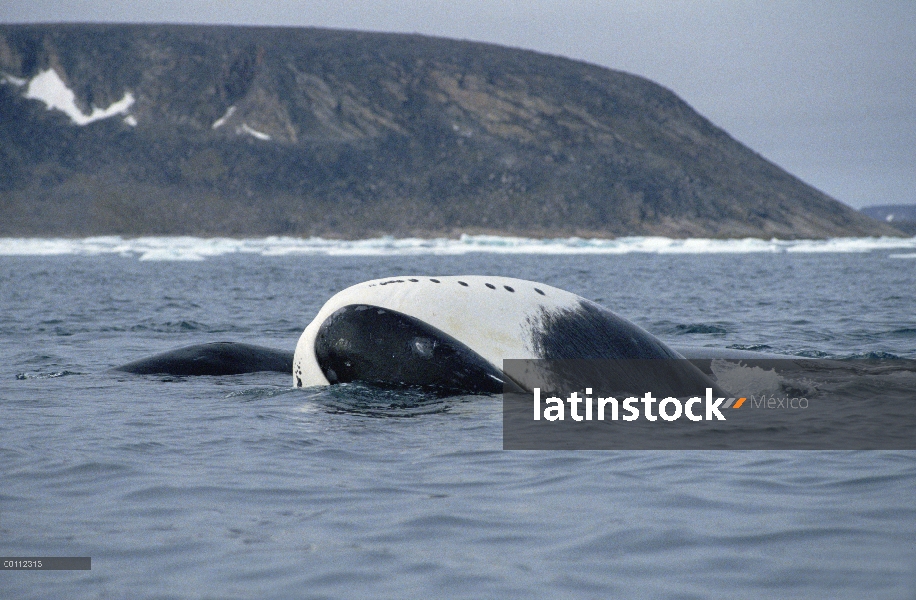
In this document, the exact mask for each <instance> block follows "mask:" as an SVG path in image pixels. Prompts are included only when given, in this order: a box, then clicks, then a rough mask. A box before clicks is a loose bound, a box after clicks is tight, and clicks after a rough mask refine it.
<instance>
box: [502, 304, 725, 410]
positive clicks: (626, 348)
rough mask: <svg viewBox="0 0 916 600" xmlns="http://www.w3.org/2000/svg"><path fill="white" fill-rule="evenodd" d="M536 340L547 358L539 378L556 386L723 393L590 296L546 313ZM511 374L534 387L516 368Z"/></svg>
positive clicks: (674, 393)
mask: <svg viewBox="0 0 916 600" xmlns="http://www.w3.org/2000/svg"><path fill="white" fill-rule="evenodd" d="M533 342H534V349H535V352H536V353H537V354H538V356H540V357H541V358H542V359H544V360H543V362H540V361H539V365H538V366H539V368H540V381H541V382H547V381H549V382H551V383H550V385H552V386H554V387H555V388H556V389H566V388H569V389H577V388H578V387H586V386H590V387H591V388H592V389H593V390H594V391H595V393H596V394H597V393H598V392H599V390H600V391H601V393H604V394H605V395H614V394H620V393H622V392H624V391H626V392H637V391H639V392H640V393H644V392H652V393H654V394H656V395H657V396H658V397H665V396H685V397H686V396H695V395H702V394H703V392H704V391H705V390H706V388H707V387H709V388H712V389H713V392H714V393H716V394H718V395H722V394H723V393H724V392H722V390H721V389H720V388H719V387H718V385H716V383H715V382H713V381H712V380H711V379H709V377H707V374H705V373H703V372H702V371H701V370H700V369H698V368H697V367H696V366H695V365H693V364H692V363H691V362H690V361H688V360H687V359H685V358H684V357H683V356H682V355H681V354H679V353H677V352H675V351H674V350H672V349H671V348H669V347H668V346H666V345H665V344H664V343H663V342H662V341H661V340H659V339H658V338H656V337H655V336H653V335H652V334H650V333H649V332H647V331H646V330H644V329H642V328H641V327H639V326H637V325H634V324H633V323H631V322H629V321H627V320H626V319H624V318H623V317H620V316H618V315H616V314H614V313H613V312H611V311H609V310H608V309H606V308H604V307H602V306H599V305H597V304H595V303H593V302H589V301H587V300H582V301H580V302H579V304H578V306H576V307H574V308H569V309H566V310H560V311H544V312H542V314H541V318H540V320H539V323H538V325H537V326H536V327H535V328H534V329H533ZM512 368H513V369H517V368H519V367H518V365H516V366H513V367H512ZM522 370H524V369H522ZM507 377H512V378H514V379H515V380H516V381H518V382H519V384H520V385H521V386H522V387H530V386H526V385H525V382H524V381H523V379H522V377H521V376H520V375H517V374H516V373H514V372H510V373H507ZM580 384H582V385H581V386H580Z"/></svg>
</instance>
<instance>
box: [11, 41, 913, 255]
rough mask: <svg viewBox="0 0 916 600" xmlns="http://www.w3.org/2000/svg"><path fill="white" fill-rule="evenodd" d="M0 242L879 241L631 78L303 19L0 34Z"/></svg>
mask: <svg viewBox="0 0 916 600" xmlns="http://www.w3.org/2000/svg"><path fill="white" fill-rule="evenodd" d="M0 78H2V81H3V83H2V84H0V211H2V214H3V218H2V219H0V235H4V236H11V235H15V236H19V235H91V234H114V233H117V234H122V235H140V234H197V235H213V234H221V235H265V234H289V235H326V236H341V237H357V236H370V235H378V234H394V235H398V236H403V235H454V234H457V233H460V232H471V233H473V232H498V233H505V234H520V235H534V236H566V235H585V236H604V237H607V236H622V235H647V234H658V235H669V236H711V237H734V236H742V237H743V236H760V237H773V236H775V237H783V238H795V237H824V236H833V235H881V234H894V233H896V230H895V229H894V228H893V227H892V226H890V225H888V224H885V223H880V222H876V221H874V220H872V219H869V218H867V217H865V216H863V215H861V214H859V213H857V212H856V211H853V210H852V209H850V208H848V207H846V206H844V205H843V204H841V203H839V202H837V201H835V200H833V199H831V198H829V197H828V196H826V195H824V194H823V193H821V192H819V191H817V190H816V189H814V188H812V187H810V186H808V185H806V184H805V183H803V182H801V181H799V180H798V179H797V178H795V177H793V176H792V175H790V174H789V173H786V172H785V171H783V170H782V169H780V168H779V167H777V166H775V165H773V164H772V163H769V162H768V161H766V160H764V159H763V158H762V157H760V156H759V155H757V154H755V153H754V152H753V151H751V150H749V149H748V148H746V147H745V146H743V145H741V144H740V143H738V142H737V141H735V140H733V139H732V138H731V137H729V136H728V134H727V133H725V132H724V131H722V130H721V129H719V128H717V127H715V126H714V125H713V124H712V123H710V122H709V121H708V120H706V119H704V118H703V117H702V116H700V115H699V114H697V113H696V112H695V111H694V110H692V109H691V108H690V107H689V106H688V105H687V104H685V103H684V102H683V101H681V100H680V99H679V98H677V96H675V95H674V94H673V93H671V92H670V91H668V90H666V89H664V88H662V87H660V86H658V85H656V84H654V83H652V82H650V81H647V80H645V79H642V78H640V77H636V76H633V75H629V74H626V73H621V72H617V71H612V70H608V69H604V68H600V67H597V66H592V65H588V64H583V63H579V62H574V61H571V60H567V59H563V58H557V57H552V56H545V55H541V54H536V53H533V52H528V51H522V50H513V49H508V48H502V47H497V46H491V45H485V44H479V43H469V42H459V41H452V40H444V39H431V38H426V37H421V36H409V35H391V34H372V33H358V32H345V31H330V30H320V29H282V28H252V27H244V28H243V27H216V26H214V27H209V26H206V27H205V26H156V25H25V26H14V25H6V26H2V25H0Z"/></svg>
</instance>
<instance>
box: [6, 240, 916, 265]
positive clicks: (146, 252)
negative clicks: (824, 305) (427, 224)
mask: <svg viewBox="0 0 916 600" xmlns="http://www.w3.org/2000/svg"><path fill="white" fill-rule="evenodd" d="M888 251H892V252H893V251H897V252H894V253H891V254H884V253H885V252H888ZM475 252H478V253H492V254H555V255H556V254H593V255H614V254H638V253H642V254H749V253H771V254H783V253H795V254H802V253H848V252H859V253H869V252H871V253H881V254H882V255H883V256H888V257H890V258H916V237H913V238H833V239H828V240H791V241H789V240H759V239H736V240H712V239H699V238H693V239H671V238H663V237H627V238H617V239H585V238H556V239H534V238H523V237H501V236H483V235H464V236H461V237H460V238H459V239H447V238H436V239H421V238H394V237H381V238H372V239H365V240H329V239H325V238H319V237H313V238H293V237H266V238H245V239H235V238H198V237H139V238H122V237H118V236H108V237H92V238H83V239H59V238H53V239H43V238H0V256H53V255H67V254H74V255H84V256H86V255H88V256H93V255H103V254H118V255H121V256H124V257H133V258H138V259H140V260H205V259H207V258H210V257H214V256H222V255H226V254H257V255H260V256H294V255H325V256H409V255H461V254H469V253H475Z"/></svg>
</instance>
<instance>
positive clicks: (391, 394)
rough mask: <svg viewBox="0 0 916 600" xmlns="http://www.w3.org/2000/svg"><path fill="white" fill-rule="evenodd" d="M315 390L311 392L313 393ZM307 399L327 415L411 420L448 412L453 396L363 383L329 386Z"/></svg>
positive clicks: (453, 399) (453, 400)
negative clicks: (326, 411) (321, 408)
mask: <svg viewBox="0 0 916 600" xmlns="http://www.w3.org/2000/svg"><path fill="white" fill-rule="evenodd" d="M313 391H314V390H313ZM310 400H312V401H314V402H316V403H318V404H320V405H321V406H323V407H324V408H325V409H327V410H328V411H329V412H332V413H342V414H352V415H359V416H363V417H373V418H380V419H391V418H395V419H396V418H402V419H403V418H411V417H419V416H423V415H430V414H438V413H444V412H448V411H449V410H450V409H451V407H452V405H453V403H454V402H455V401H456V400H455V398H454V397H449V398H442V397H439V396H438V395H436V394H434V393H430V392H427V391H424V390H418V389H402V390H391V389H383V388H378V387H375V386H371V385H366V384H362V383H345V384H341V385H332V386H328V387H327V388H324V389H322V390H321V392H319V393H317V394H313V395H311V396H310Z"/></svg>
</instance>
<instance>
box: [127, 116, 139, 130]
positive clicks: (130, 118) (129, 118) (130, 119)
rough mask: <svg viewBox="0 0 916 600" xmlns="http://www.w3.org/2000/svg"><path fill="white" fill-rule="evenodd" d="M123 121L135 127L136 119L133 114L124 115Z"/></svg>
mask: <svg viewBox="0 0 916 600" xmlns="http://www.w3.org/2000/svg"><path fill="white" fill-rule="evenodd" d="M124 123H126V124H127V125H130V126H131V127H136V126H137V119H136V117H134V116H133V115H127V116H126V117H124Z"/></svg>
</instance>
